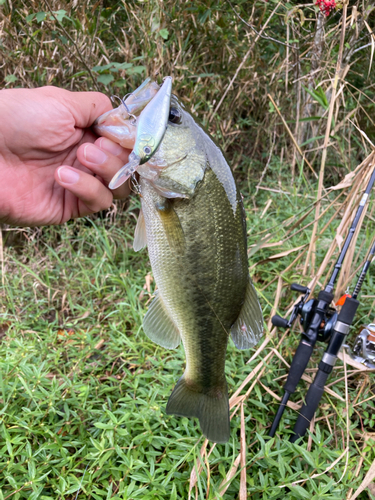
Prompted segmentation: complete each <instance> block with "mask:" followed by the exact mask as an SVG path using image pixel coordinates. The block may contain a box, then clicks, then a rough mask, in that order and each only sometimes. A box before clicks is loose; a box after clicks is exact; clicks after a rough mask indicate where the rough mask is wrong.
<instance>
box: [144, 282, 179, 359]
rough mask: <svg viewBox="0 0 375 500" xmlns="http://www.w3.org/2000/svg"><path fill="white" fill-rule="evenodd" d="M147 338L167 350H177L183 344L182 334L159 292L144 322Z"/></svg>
mask: <svg viewBox="0 0 375 500" xmlns="http://www.w3.org/2000/svg"><path fill="white" fill-rule="evenodd" d="M143 330H144V331H145V334H146V335H147V337H148V338H149V339H150V340H152V341H153V342H155V344H158V345H161V346H162V347H165V348H166V349H176V347H177V346H178V345H179V343H180V342H181V336H180V332H179V331H178V329H177V326H176V325H175V324H174V322H173V320H172V319H171V318H170V317H169V315H168V312H167V310H166V308H165V305H164V303H163V300H162V298H161V297H160V294H159V292H158V291H156V296H155V298H154V300H153V301H152V302H151V305H150V307H149V310H148V311H147V313H146V316H145V317H144V320H143Z"/></svg>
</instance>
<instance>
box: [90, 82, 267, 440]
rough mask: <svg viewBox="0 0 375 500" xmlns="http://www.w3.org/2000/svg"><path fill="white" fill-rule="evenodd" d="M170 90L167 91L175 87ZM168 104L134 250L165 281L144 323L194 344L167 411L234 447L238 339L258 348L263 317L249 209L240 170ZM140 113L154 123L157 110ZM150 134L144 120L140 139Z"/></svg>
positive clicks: (142, 168) (145, 178)
mask: <svg viewBox="0 0 375 500" xmlns="http://www.w3.org/2000/svg"><path fill="white" fill-rule="evenodd" d="M164 87H165V84H164V85H163V86H162V87H161V89H160V90H159V91H158V93H159V92H160V93H161V92H167V90H166V89H165V88H164ZM163 88H164V90H163ZM157 95H158V94H156V96H157ZM156 96H155V97H153V98H151V99H150V104H148V105H147V106H150V105H151V104H152V101H153V99H156ZM168 106H169V108H168V119H169V121H168V123H166V128H165V130H164V131H163V135H162V138H161V140H160V142H159V143H158V144H157V146H155V147H154V150H153V151H152V154H151V157H150V158H149V159H148V161H147V162H146V163H144V164H139V165H137V172H138V174H139V185H140V195H141V200H142V212H141V214H140V216H139V220H138V224H137V227H136V232H135V237H134V248H135V249H136V250H139V249H141V248H142V247H143V246H145V245H146V244H147V246H148V252H149V257H150V261H151V267H152V270H153V274H154V278H155V281H156V284H157V290H156V294H155V298H154V300H153V302H152V303H151V305H150V307H149V310H148V311H147V313H146V316H145V318H144V322H143V329H144V331H145V333H146V335H147V336H148V337H149V338H150V339H151V340H153V341H154V342H156V343H157V344H159V345H161V346H163V347H165V348H170V349H174V348H176V347H177V346H178V345H179V344H180V341H181V340H182V343H183V346H184V349H185V353H186V369H185V373H184V374H183V375H182V377H181V378H180V380H179V381H178V382H177V385H176V386H175V388H174V389H173V391H172V394H171V396H170V398H169V401H168V404H167V408H166V411H167V414H174V415H179V416H186V417H197V418H198V419H199V422H200V426H201V430H202V432H203V434H204V435H205V436H206V437H207V438H208V439H209V440H211V441H214V442H217V443H224V442H226V441H228V439H229V436H230V421H229V402H228V388H227V382H226V379H225V356H226V350H227V343H228V338H229V335H231V337H232V339H233V341H234V343H235V345H236V346H237V347H238V348H239V349H247V348H250V347H252V346H254V344H255V343H256V342H257V341H258V340H259V338H260V337H261V335H262V331H263V318H262V312H261V308H260V305H259V302H258V299H257V296H256V293H255V290H254V287H253V284H252V282H251V279H250V276H249V270H248V260H247V244H246V219H245V213H244V208H243V204H242V200H241V195H240V193H239V191H238V189H237V187H236V184H235V181H234V178H233V175H232V172H231V169H230V167H229V165H228V163H227V162H226V160H225V158H224V155H223V153H222V152H221V150H220V149H219V148H218V147H217V146H216V144H215V143H214V141H213V140H212V139H211V137H210V136H209V135H208V134H207V132H205V131H204V130H203V129H202V128H201V127H200V126H199V125H198V124H197V123H196V122H195V120H194V119H193V117H192V116H191V115H190V114H189V113H188V112H187V111H186V109H185V108H184V106H183V105H182V104H181V103H180V102H179V100H178V99H177V98H176V97H175V96H173V95H172V96H171V98H170V101H169V103H168ZM125 107H126V104H125ZM153 112H155V110H154V111H153ZM110 113H111V112H109V114H110ZM115 113H116V110H114V111H113V114H115ZM134 114H135V113H134ZM162 114H163V113H162V112H161V115H162ZM106 115H107V116H106V117H105V119H101V118H99V119H98V122H97V125H96V131H97V132H98V133H99V134H101V135H106V136H107V137H109V138H111V139H112V140H114V141H116V142H120V141H119V136H118V135H117V134H116V133H113V130H112V132H111V131H110V127H111V123H112V122H111V119H110V116H108V113H107V114H106ZM117 118H118V117H117ZM117 118H116V120H117ZM140 118H142V121H143V122H147V107H146V108H145V109H144V110H143V111H142V112H141V114H140ZM140 118H139V121H141V120H140ZM130 121H131V120H130V119H129V118H127V119H123V123H122V125H121V126H122V127H124V128H125V129H129V130H130V129H131V128H132V127H134V126H136V124H134V117H133V124H131V123H130ZM161 121H163V119H161ZM118 126H120V125H118ZM161 127H162V128H163V127H164V122H163V123H162V124H161ZM143 132H144V130H143V129H142V127H141V126H139V128H137V132H136V136H137V137H139V136H140V135H141V134H142V133H143ZM151 135H152V134H151ZM122 136H124V134H123V133H122ZM122 144H123V145H124V146H127V147H131V148H132V147H133V146H134V142H133V144H130V141H129V143H128V144H124V142H122ZM132 154H133V153H132ZM133 166H134V165H133ZM132 168H133V167H132ZM122 170H123V171H127V167H126V166H125V167H124V168H123V169H122Z"/></svg>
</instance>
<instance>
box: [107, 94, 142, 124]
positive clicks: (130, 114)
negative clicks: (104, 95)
mask: <svg viewBox="0 0 375 500" xmlns="http://www.w3.org/2000/svg"><path fill="white" fill-rule="evenodd" d="M129 95H131V94H126V96H125V97H124V98H122V99H121V97H119V96H118V95H112V96H111V101H112V102H113V103H114V102H115V101H114V99H115V98H116V99H118V100H119V101H120V102H121V104H122V105H123V106H124V108H125V109H126V112H127V113H128V115H129V116H131V117H132V118H133V120H134V121H137V118H136V116H135V115H133V114H132V113H130V110H129V108H128V106H127V104H126V102H125V99H126V97H128V96H129Z"/></svg>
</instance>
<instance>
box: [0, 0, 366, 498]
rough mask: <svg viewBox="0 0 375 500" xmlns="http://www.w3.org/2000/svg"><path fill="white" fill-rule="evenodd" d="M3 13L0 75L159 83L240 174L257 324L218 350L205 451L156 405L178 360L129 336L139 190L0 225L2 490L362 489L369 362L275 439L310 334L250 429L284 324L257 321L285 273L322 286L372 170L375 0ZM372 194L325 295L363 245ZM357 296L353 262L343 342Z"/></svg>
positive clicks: (145, 296) (276, 361) (298, 399)
mask: <svg viewBox="0 0 375 500" xmlns="http://www.w3.org/2000/svg"><path fill="white" fill-rule="evenodd" d="M0 8H1V9H2V10H1V14H0V15H1V27H0V29H1V50H2V52H3V61H2V65H1V69H0V79H1V80H2V82H3V86H4V87H5V88H7V87H8V88H9V87H17V86H27V87H36V86H40V85H51V84H53V85H58V86H61V87H64V88H68V89H71V90H100V91H102V92H105V93H107V94H109V95H110V94H112V93H114V94H118V93H120V94H121V93H124V94H125V93H126V92H127V91H128V90H129V89H133V88H136V87H137V85H138V84H139V83H140V82H141V80H142V79H144V77H145V76H146V75H150V76H153V77H157V75H158V74H159V75H162V76H165V75H168V74H171V75H173V77H174V91H175V92H176V93H177V94H178V95H179V97H180V98H181V99H182V100H183V101H184V103H185V104H186V105H187V106H188V107H190V109H191V111H192V113H193V114H194V115H195V116H197V117H198V119H199V120H200V121H201V122H202V123H203V124H204V125H206V126H207V127H208V128H209V129H210V132H211V133H212V134H213V135H214V137H215V138H216V140H217V141H218V142H219V143H220V145H221V146H222V147H223V149H224V150H225V151H226V153H227V155H228V157H229V158H230V163H231V164H232V166H233V168H234V171H235V175H236V177H237V180H238V181H239V183H240V186H241V190H242V192H243V194H244V201H245V206H246V213H247V219H248V220H247V222H248V236H249V259H250V260H249V265H250V269H251V273H252V275H253V277H254V281H255V284H256V287H257V290H258V293H259V296H260V297H261V302H262V307H263V310H264V315H265V319H266V322H267V323H268V329H267V332H266V333H267V335H266V337H265V339H264V341H263V343H262V344H261V345H260V346H257V348H256V349H257V350H254V352H253V353H251V357H250V360H249V353H243V352H239V351H237V350H236V349H235V348H234V346H233V345H231V346H230V347H229V350H228V354H227V366H226V375H227V379H228V385H229V387H230V390H231V394H232V397H231V409H232V421H231V428H232V433H231V441H230V442H229V443H227V444H226V445H217V446H216V445H212V444H208V443H207V442H206V441H203V439H202V437H201V434H200V432H199V429H198V426H197V422H195V421H192V420H189V419H186V418H178V419H177V418H172V417H168V416H167V415H166V414H165V410H164V408H165V404H166V401H167V398H168V396H169V394H170V392H171V389H172V388H173V386H174V384H175V382H176V381H177V380H178V378H179V377H180V375H181V371H182V368H183V359H184V356H183V352H182V349H181V348H179V349H178V350H177V351H173V352H169V351H166V350H164V349H162V348H160V347H158V346H156V345H155V344H151V343H150V342H149V341H148V339H147V338H146V337H145V335H144V333H143V331H142V328H141V325H142V318H143V315H144V312H145V310H146V309H147V306H148V304H149V301H150V300H151V298H152V296H153V291H154V283H153V282H152V276H151V275H150V266H149V263H148V260H147V256H146V253H145V252H140V253H135V252H134V251H133V250H132V248H131V245H132V235H133V234H134V226H135V219H136V217H137V214H138V210H139V201H138V200H137V199H136V198H133V199H132V200H131V202H130V206H129V207H128V209H127V210H124V209H123V208H124V207H121V206H118V207H117V215H116V210H114V211H112V212H109V213H108V214H107V215H108V217H106V214H102V216H99V217H98V216H96V217H92V218H90V219H85V220H80V221H75V222H69V223H67V224H65V225H64V226H62V227H60V228H43V229H33V230H31V229H22V230H15V229H14V228H9V227H3V231H2V240H1V241H0V249H1V252H0V260H1V271H2V272H1V278H2V281H1V283H2V286H1V319H0V400H1V410H0V487H1V490H0V499H7V498H12V499H13V498H14V499H18V498H28V499H32V500H34V499H37V498H40V499H45V500H47V499H54V500H55V499H63V498H66V499H69V500H73V499H79V498H81V499H83V498H93V499H104V498H106V499H109V498H112V499H114V500H119V499H122V500H123V499H128V500H130V499H135V498H142V499H146V500H148V499H150V500H151V499H158V498H159V499H166V498H171V499H177V498H188V497H189V492H190V494H191V496H192V498H199V499H200V500H201V499H202V500H203V499H205V498H207V499H219V498H223V499H232V498H237V497H238V495H240V500H243V499H244V498H246V496H248V497H251V498H254V499H264V498H267V499H281V498H289V499H292V500H293V499H296V500H297V499H298V500H300V499H301V498H308V499H314V500H315V499H316V500H318V499H331V498H332V499H337V498H351V497H352V498H355V495H354V493H355V491H357V492H358V493H357V494H358V495H359V496H358V497H357V498H368V497H370V498H375V497H374V492H373V489H371V481H372V480H373V477H374V472H373V465H372V464H373V463H374V462H373V461H374V458H375V456H374V446H373V445H374V432H373V427H374V418H373V415H374V413H375V412H374V399H373V398H374V396H373V391H374V382H373V374H372V373H371V372H369V371H363V370H362V371H361V370H359V369H358V368H356V367H352V366H350V365H346V367H345V365H344V364H343V363H340V364H338V366H336V367H335V370H334V372H333V374H332V376H331V378H330V379H329V383H328V386H327V388H326V391H325V394H324V396H323V399H322V402H321V405H320V408H319V411H318V413H317V415H316V418H315V423H314V425H313V426H312V427H311V433H310V434H309V437H308V439H307V440H306V442H304V443H301V444H300V445H298V444H290V443H289V442H288V441H287V437H288V434H289V433H290V432H291V430H290V429H291V427H293V425H294V422H295V419H296V412H297V411H298V409H299V407H300V405H301V403H302V399H303V396H304V394H306V384H308V383H310V381H311V378H312V377H313V376H314V371H315V370H316V365H317V362H318V361H319V359H320V358H321V356H322V353H323V350H324V346H323V345H318V346H317V348H316V349H315V353H314V356H313V359H312V361H311V363H310V365H309V368H308V370H307V372H306V374H305V376H304V382H303V383H301V384H300V387H299V388H298V391H297V392H296V394H295V395H294V397H293V401H290V402H289V403H288V409H287V410H286V412H285V417H284V419H283V421H282V424H283V427H282V428H281V429H280V432H279V433H278V434H277V436H276V438H273V439H272V440H269V439H267V438H266V435H267V432H268V429H269V426H270V424H271V420H272V416H273V413H274V412H275V411H276V407H277V402H278V398H280V393H281V386H282V385H283V383H284V380H285V378H286V374H287V369H288V363H290V360H291V358H292V354H293V352H294V349H295V347H296V345H297V337H298V335H299V331H298V328H296V329H295V330H296V331H293V332H290V333H287V334H283V335H282V336H281V334H280V332H276V331H275V330H274V329H273V330H272V329H271V324H270V321H269V318H270V316H271V315H272V314H274V313H275V312H278V313H280V314H284V315H285V314H286V313H287V311H288V310H290V308H291V306H292V305H293V302H294V300H295V299H296V297H295V296H293V295H292V294H291V292H290V290H289V285H290V283H292V282H296V281H297V282H302V284H305V285H311V286H315V287H318V288H320V287H322V286H324V282H325V280H326V279H327V277H328V276H329V275H330V269H331V266H332V265H333V263H334V261H335V258H336V257H337V254H338V246H339V245H340V244H341V240H342V238H343V237H345V234H346V231H347V228H348V226H349V224H350V217H351V215H352V213H353V210H354V209H355V207H356V205H357V204H358V203H359V200H360V193H361V190H362V189H363V185H364V184H365V178H366V175H368V172H369V169H370V167H371V166H372V165H373V153H372V149H373V147H372V144H371V142H373V141H372V135H373V131H374V121H373V118H372V116H373V106H374V102H375V96H374V85H373V83H372V80H373V78H372V76H373V71H374V68H373V63H372V55H371V54H372V49H373V33H372V31H373V27H372V26H373V15H374V14H373V12H374V5H373V3H372V2H371V1H368V2H362V3H361V2H357V3H356V2H350V3H349V4H348V5H347V6H344V8H345V9H347V16H346V21H345V20H344V21H343V19H344V17H343V12H344V11H343V9H342V8H341V7H338V8H337V9H336V10H334V11H332V12H331V13H330V15H329V16H328V17H326V16H324V15H323V14H322V13H319V10H318V8H317V7H314V6H313V5H312V4H298V3H296V2H292V3H282V2H279V3H277V2H276V3H275V2H254V3H249V2H242V1H239V2H236V3H235V4H234V3H233V4H232V3H230V2H228V3H225V2H221V1H218V0H210V1H208V2H201V1H199V2H190V3H182V2H177V3H176V2H174V3H173V2H169V1H165V2H157V1H156V0H155V1H149V2H140V1H139V2H137V1H132V2H122V1H119V2H112V3H108V2H105V1H104V2H92V1H91V0H86V1H85V2H75V1H68V2H59V1H55V0H50V1H42V0H41V1H39V0H33V1H31V2H22V1H19V0H17V1H13V2H8V1H4V0H3V1H0ZM340 33H341V34H342V36H343V37H344V38H343V41H342V44H341V51H340V52H339V47H340ZM339 53H340V56H339V57H338V55H339ZM335 75H336V77H337V78H336V80H335V78H334V77H335ZM335 94H336V95H335ZM323 151H325V153H323ZM324 155H326V157H325V158H324ZM321 165H323V166H324V168H322V169H321V170H320V171H321V172H322V173H321V175H320V187H319V190H318V184H317V178H318V175H319V168H320V167H321ZM346 175H349V177H347V178H346V180H345V182H341V181H342V180H343V179H344V177H345V176H346ZM335 186H336V187H335ZM332 187H335V188H334V189H330V188H332ZM317 207H319V208H317ZM374 207H375V205H374V202H373V201H371V202H370V205H369V208H368V211H367V214H366V217H365V218H364V219H363V221H362V227H361V232H360V233H359V234H358V235H357V241H356V250H357V253H355V254H352V255H350V256H349V259H348V260H347V262H346V263H345V268H344V270H343V273H342V278H341V279H340V282H339V287H338V288H339V292H340V293H341V292H342V291H345V289H346V288H347V287H348V286H352V283H353V279H354V276H355V274H356V272H357V271H358V269H359V268H360V267H361V262H362V261H363V259H364V257H365V255H366V249H367V247H368V246H369V244H370V242H371V240H372V237H373V227H374V225H373V220H374ZM341 221H342V222H341ZM313 228H314V232H313ZM314 235H315V236H314ZM326 255H328V256H329V258H327V259H326V260H325V257H326ZM307 256H309V257H308V258H307ZM373 290H374V271H373V270H371V272H370V273H369V275H368V276H367V278H366V282H365V284H364V287H363V291H362V298H361V306H360V309H359V310H358V312H357V316H356V318H357V319H356V323H355V325H354V327H353V329H352V330H353V333H352V334H351V335H352V337H351V339H353V337H354V332H355V331H356V330H358V329H359V328H360V325H361V324H362V323H369V322H371V320H372V317H373V314H374V307H375V295H374V293H373ZM366 474H367V477H365V476H366ZM371 495H372V496H371Z"/></svg>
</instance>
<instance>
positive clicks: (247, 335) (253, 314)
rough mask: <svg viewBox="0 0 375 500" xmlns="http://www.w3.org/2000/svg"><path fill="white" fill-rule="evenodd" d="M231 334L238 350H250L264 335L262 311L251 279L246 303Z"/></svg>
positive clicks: (247, 288) (248, 284)
mask: <svg viewBox="0 0 375 500" xmlns="http://www.w3.org/2000/svg"><path fill="white" fill-rule="evenodd" d="M230 333H231V335H232V340H233V342H234V343H235V345H236V347H237V348H238V349H250V347H253V346H254V345H255V344H256V343H257V342H258V340H259V339H260V337H261V336H262V334H263V315H262V310H261V308H260V305H259V302H258V297H257V294H256V292H255V289H254V285H253V284H252V282H251V279H250V277H249V281H248V283H247V287H246V293H245V301H244V303H243V305H242V309H241V311H240V314H239V316H238V318H237V320H236V322H235V323H234V325H233V326H232V328H231V330H230Z"/></svg>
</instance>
